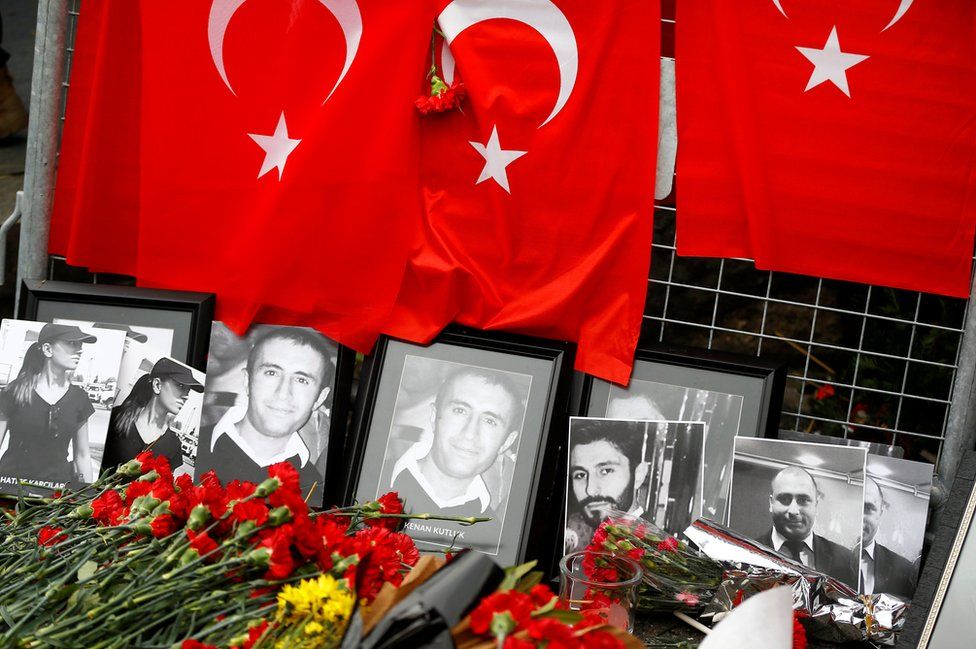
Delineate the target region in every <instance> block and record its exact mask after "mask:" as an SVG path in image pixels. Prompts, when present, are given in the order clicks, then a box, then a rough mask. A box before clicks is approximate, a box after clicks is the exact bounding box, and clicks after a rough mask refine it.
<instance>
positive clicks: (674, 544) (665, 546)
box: [657, 536, 678, 552]
mask: <svg viewBox="0 0 976 649" xmlns="http://www.w3.org/2000/svg"><path fill="white" fill-rule="evenodd" d="M657 549H658V550H659V551H661V552H677V551H678V539H676V538H674V537H673V536H669V537H668V538H666V539H664V540H663V541H661V542H660V543H658V544H657Z"/></svg>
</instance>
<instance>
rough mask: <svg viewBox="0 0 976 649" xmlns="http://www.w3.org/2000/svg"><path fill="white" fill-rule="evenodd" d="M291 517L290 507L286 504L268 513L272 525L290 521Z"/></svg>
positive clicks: (275, 525)
mask: <svg viewBox="0 0 976 649" xmlns="http://www.w3.org/2000/svg"><path fill="white" fill-rule="evenodd" d="M291 518H292V516H291V510H290V509H288V508H287V507H285V506H281V507H275V508H274V509H272V510H271V512H270V513H269V514H268V523H270V524H271V527H278V526H279V525H282V524H284V523H287V522H288V521H290V520H291Z"/></svg>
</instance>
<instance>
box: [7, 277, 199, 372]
mask: <svg viewBox="0 0 976 649" xmlns="http://www.w3.org/2000/svg"><path fill="white" fill-rule="evenodd" d="M17 317H18V318H20V319H21V320H36V321H40V322H55V321H57V320H74V321H83V322H95V323H102V324H114V325H127V326H129V327H130V329H131V330H132V331H135V332H138V334H139V335H138V338H139V340H140V344H145V343H147V342H148V343H149V346H150V347H151V348H152V349H153V350H154V353H159V354H162V355H164V356H169V357H171V358H175V359H176V360H178V361H180V362H182V363H186V364H187V365H190V366H192V367H194V368H196V369H198V370H201V371H203V370H205V369H206V359H207V347H208V345H209V342H210V323H211V322H212V321H213V317H214V295H213V294H212V293H196V292H191V291H168V290H163V289H148V288H135V287H131V286H111V285H107V284H80V283H74V282H56V281H47V280H26V281H24V283H23V285H22V286H21V299H20V308H19V311H18V316H17ZM143 337H146V338H147V340H146V341H142V340H141V339H142V338H143ZM166 344H168V347H169V348H168V349H163V348H162V346H163V345H166ZM130 369H131V368H130ZM130 376H131V373H130Z"/></svg>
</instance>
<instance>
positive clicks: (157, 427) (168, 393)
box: [102, 358, 203, 473]
mask: <svg viewBox="0 0 976 649" xmlns="http://www.w3.org/2000/svg"><path fill="white" fill-rule="evenodd" d="M191 391H192V392H203V384H201V383H200V382H199V381H197V380H196V379H195V378H194V377H193V374H192V373H191V372H190V368H188V367H186V366H185V365H182V364H181V363H178V362H176V361H174V360H173V359H171V358H161V359H159V360H158V361H156V363H155V364H154V365H153V368H152V370H150V371H149V373H147V374H143V375H142V376H141V377H139V378H138V379H137V380H136V382H135V384H134V385H133V386H132V390H131V391H130V392H129V394H128V396H127V397H126V398H125V400H124V401H123V402H122V403H121V404H119V405H118V406H116V407H115V408H114V409H113V410H112V417H111V419H110V420H109V425H108V436H107V437H106V439H105V456H104V457H103V459H102V472H103V473H104V472H106V471H114V469H115V467H116V466H118V465H120V464H124V463H125V462H128V461H129V460H131V459H132V458H134V457H135V456H136V455H138V454H139V453H141V452H142V451H144V450H145V449H146V448H147V447H149V446H151V447H152V452H153V453H155V454H157V455H163V456H165V457H166V458H168V459H169V464H170V467H172V468H173V469H177V468H179V467H180V465H182V464H183V448H182V445H181V443H180V439H179V436H177V434H176V432H175V431H174V430H173V429H172V427H171V425H172V423H173V418H174V417H176V415H178V414H179V412H180V410H181V409H182V408H183V404H184V403H186V400H187V397H188V396H189V395H190V392H191Z"/></svg>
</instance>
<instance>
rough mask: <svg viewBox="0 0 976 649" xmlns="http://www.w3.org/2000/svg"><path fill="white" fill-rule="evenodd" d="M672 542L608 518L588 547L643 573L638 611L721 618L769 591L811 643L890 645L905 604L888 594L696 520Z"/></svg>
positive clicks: (653, 530)
mask: <svg viewBox="0 0 976 649" xmlns="http://www.w3.org/2000/svg"><path fill="white" fill-rule="evenodd" d="M683 536H684V537H685V538H687V539H688V540H689V541H690V543H688V542H685V541H682V540H679V539H677V538H675V537H674V536H671V535H669V534H667V533H666V532H664V531H662V530H660V529H659V528H657V527H656V526H654V525H653V524H651V523H649V522H647V521H644V520H641V519H637V518H634V517H632V516H629V515H626V514H622V513H615V514H614V515H612V516H611V517H610V518H608V519H607V520H606V521H604V523H603V524H602V525H601V526H600V528H599V529H598V530H597V532H596V533H595V534H594V537H593V542H592V543H591V545H590V547H589V548H588V549H590V550H598V551H603V552H613V553H615V554H624V555H626V556H628V557H630V558H631V559H634V560H636V561H638V562H639V563H640V564H641V567H642V569H643V571H644V576H643V583H642V585H641V587H640V588H639V593H638V607H639V608H641V609H643V610H653V611H661V610H677V609H683V610H684V611H685V612H686V613H689V614H696V615H698V616H699V619H700V620H701V621H702V622H706V623H714V622H718V621H720V620H721V618H722V617H723V616H724V615H726V614H727V613H728V612H729V611H731V610H732V609H733V608H735V607H736V606H738V605H739V604H740V603H742V602H743V601H744V600H745V599H747V598H748V597H750V596H751V595H754V594H756V593H759V592H762V591H765V590H769V589H771V588H774V587H776V586H789V587H790V588H791V589H792V590H793V601H794V611H795V612H796V613H797V617H798V618H799V619H800V620H802V623H803V626H804V628H805V629H806V631H807V633H808V634H809V635H810V636H811V637H814V638H817V639H819V640H826V641H831V642H851V641H863V640H870V641H873V642H875V643H878V644H885V645H893V644H894V643H895V639H896V638H897V633H898V631H899V630H900V629H901V627H902V626H903V625H904V618H905V613H906V612H907V608H908V603H907V602H905V601H904V600H902V599H899V598H897V597H894V596H892V595H885V594H875V595H858V594H857V593H856V592H855V591H853V590H852V589H851V588H849V587H848V586H846V585H844V584H842V583H840V582H839V581H837V580H836V579H834V578H832V577H828V576H827V575H824V574H822V573H819V572H816V571H815V570H812V569H810V568H808V567H806V566H804V565H802V564H800V563H798V562H795V561H792V560H790V559H786V558H784V557H782V556H780V555H779V554H777V553H776V552H774V551H773V550H771V549H769V548H767V547H765V546H762V545H760V544H758V543H756V542H754V541H752V540H749V539H747V538H745V537H743V536H742V535H740V534H738V533H736V532H734V531H732V530H730V529H728V528H726V527H724V526H722V525H719V524H717V523H715V522H713V521H709V520H705V519H699V520H697V521H695V522H694V523H693V524H692V525H691V526H690V527H689V528H688V529H687V530H685V532H684V535H683Z"/></svg>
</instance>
